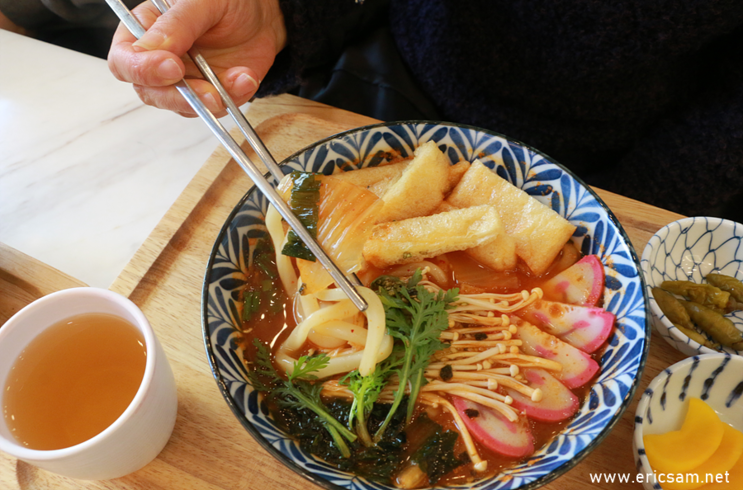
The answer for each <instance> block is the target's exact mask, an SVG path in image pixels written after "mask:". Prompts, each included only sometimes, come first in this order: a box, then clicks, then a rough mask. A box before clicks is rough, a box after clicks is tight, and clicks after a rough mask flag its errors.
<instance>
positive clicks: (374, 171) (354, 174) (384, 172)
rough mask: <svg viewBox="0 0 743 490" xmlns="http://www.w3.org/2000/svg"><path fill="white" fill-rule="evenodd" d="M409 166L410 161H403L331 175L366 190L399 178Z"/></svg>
mask: <svg viewBox="0 0 743 490" xmlns="http://www.w3.org/2000/svg"><path fill="white" fill-rule="evenodd" d="M409 164H410V160H405V161H403V162H398V163H392V164H390V165H382V166H379V167H366V168H360V169H358V170H349V171H348V172H338V173H335V174H333V177H334V178H336V179H340V180H345V181H346V182H350V183H351V184H354V185H357V186H359V187H364V188H366V189H368V188H369V186H371V185H373V184H376V183H377V182H379V181H380V180H385V179H391V178H399V177H400V176H401V175H402V173H403V171H404V170H405V168H406V167H407V166H408V165H409Z"/></svg>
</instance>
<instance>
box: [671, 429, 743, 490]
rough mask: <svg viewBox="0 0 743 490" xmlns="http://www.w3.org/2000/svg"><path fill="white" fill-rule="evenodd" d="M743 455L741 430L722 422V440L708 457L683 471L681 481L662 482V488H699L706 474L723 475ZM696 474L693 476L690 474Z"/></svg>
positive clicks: (689, 489) (704, 480)
mask: <svg viewBox="0 0 743 490" xmlns="http://www.w3.org/2000/svg"><path fill="white" fill-rule="evenodd" d="M741 455H743V432H740V431H738V430H736V429H734V428H733V427H731V426H729V425H727V424H724V427H723V434H722V441H720V445H719V446H718V447H717V451H715V452H714V453H713V454H712V456H710V458H709V459H708V460H707V461H705V462H704V463H702V464H701V465H699V466H697V467H696V468H694V469H692V470H688V471H685V472H684V479H683V480H682V481H681V482H676V481H674V482H669V481H666V483H663V490H693V489H695V488H699V487H701V486H702V485H704V484H705V483H706V482H707V474H710V475H715V476H713V477H712V478H714V477H716V475H718V474H720V475H724V474H725V472H726V471H730V469H731V468H732V467H733V465H735V464H736V462H737V461H738V460H739V459H740V457H741ZM693 474H696V475H697V477H696V478H695V477H694V476H692V475H693ZM738 490H743V486H741V487H738Z"/></svg>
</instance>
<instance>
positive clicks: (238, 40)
mask: <svg viewBox="0 0 743 490" xmlns="http://www.w3.org/2000/svg"><path fill="white" fill-rule="evenodd" d="M135 12H136V15H137V16H138V17H139V18H140V20H141V21H142V22H143V24H144V25H145V27H147V28H149V31H148V33H147V34H146V35H145V36H144V37H143V38H142V39H140V40H138V41H136V42H135V39H134V37H133V36H132V35H131V34H129V33H128V32H127V31H126V29H125V28H123V27H119V30H118V31H117V33H116V35H115V37H114V40H113V44H112V46H111V51H110V53H109V58H108V59H109V66H110V68H111V71H112V72H113V73H114V75H115V76H116V77H118V78H119V79H120V80H123V81H126V82H130V83H133V84H134V88H135V90H136V91H137V93H138V94H139V96H140V98H141V99H142V100H143V101H145V102H146V103H147V104H150V105H153V106H156V107H160V108H163V109H168V110H171V111H174V112H177V113H179V114H182V115H185V116H193V115H194V112H193V111H192V110H191V108H190V107H189V106H188V104H187V103H186V102H185V100H183V99H182V98H181V97H180V95H179V94H178V92H177V91H176V90H175V88H174V87H173V83H175V82H176V81H177V80H179V79H180V78H181V77H183V76H184V75H185V76H186V77H187V78H193V79H197V78H198V77H199V74H198V72H197V70H196V69H195V68H194V66H193V65H192V64H191V63H190V62H184V59H185V58H183V56H184V54H185V53H186V51H187V50H188V49H189V48H191V47H192V46H193V47H196V48H197V49H199V50H200V51H201V53H202V54H203V55H204V56H205V57H206V58H207V60H208V61H209V62H210V63H211V65H212V66H213V68H214V69H215V71H217V73H218V74H219V76H220V78H221V79H222V81H223V83H224V85H225V86H226V88H227V90H228V91H229V93H230V94H231V95H232V97H233V98H234V99H235V101H236V103H237V104H238V105H240V104H243V103H245V102H247V101H248V100H249V99H251V98H252V97H254V96H256V97H264V96H268V95H272V94H279V93H283V92H290V91H291V92H293V93H296V94H299V95H301V96H304V97H307V98H311V99H315V100H318V101H321V102H326V103H329V104H331V105H333V106H336V107H341V108H346V109H349V110H352V111H356V112H360V113H362V114H366V115H370V116H373V117H377V118H379V119H383V120H400V119H411V118H413V119H415V118H423V119H434V120H445V121H455V122H460V123H466V124H471V125H474V126H479V127H483V128H488V129H491V130H493V131H497V132H499V133H503V134H505V135H507V136H508V137H510V138H513V139H516V140H520V141H522V142H524V143H527V144H529V145H531V146H533V147H535V148H538V149H539V150H541V151H543V152H544V153H546V154H547V155H549V156H550V157H552V158H554V159H555V160H556V161H558V162H560V163H562V164H564V165H565V166H567V167H568V168H570V169H571V170H573V171H574V172H575V173H577V175H579V176H580V177H582V178H583V179H584V180H585V181H587V182H588V183H589V184H592V185H596V186H598V187H602V188H604V189H607V190H611V191H614V192H617V193H620V194H623V195H625V196H629V197H632V198H635V199H639V200H641V201H644V202H647V203H650V204H654V205H657V206H661V207H664V208H667V209H671V210H674V211H677V212H680V213H683V214H687V215H716V216H724V217H731V218H734V219H738V220H741V214H742V209H743V64H742V63H741V62H740V60H741V59H743V2H741V1H740V0H675V1H669V2H645V1H642V0H635V1H631V0H630V1H626V2H621V3H617V2H586V1H583V0H549V1H541V2H540V1H536V0H509V1H494V0H480V1H473V0H471V1H464V2H463V1H460V0H389V1H376V0H366V1H364V2H363V3H362V2H358V3H357V2H354V1H351V0H312V1H310V0H280V1H279V0H259V1H253V0H209V1H203V0H202V1H199V0H179V1H178V2H177V3H175V4H174V6H173V7H172V9H171V10H170V11H169V12H167V13H166V14H165V15H163V16H159V13H158V12H157V11H156V9H155V8H154V7H153V6H152V5H150V4H143V5H141V6H140V7H138V8H137V9H135ZM193 86H194V87H195V89H196V90H197V92H199V93H200V95H201V97H202V99H203V100H204V101H205V103H206V104H207V106H210V107H212V108H213V110H214V111H215V112H217V113H220V114H223V113H224V110H223V105H222V103H221V101H220V100H219V97H218V95H217V93H216V90H215V89H214V88H213V87H211V86H210V85H209V84H208V83H206V82H205V81H203V80H201V81H199V80H194V82H193Z"/></svg>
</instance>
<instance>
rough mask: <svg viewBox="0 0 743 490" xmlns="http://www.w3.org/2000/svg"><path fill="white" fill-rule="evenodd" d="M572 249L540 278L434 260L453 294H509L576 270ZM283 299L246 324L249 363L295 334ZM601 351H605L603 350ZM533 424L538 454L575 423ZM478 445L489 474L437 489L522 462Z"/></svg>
mask: <svg viewBox="0 0 743 490" xmlns="http://www.w3.org/2000/svg"><path fill="white" fill-rule="evenodd" d="M571 247H572V245H569V246H567V247H566V249H564V250H563V252H562V253H561V254H560V256H558V258H557V259H556V260H555V263H554V264H553V266H552V267H551V268H550V269H549V270H548V271H547V272H546V273H545V274H544V275H542V276H540V277H536V276H534V275H533V274H532V273H531V272H530V271H529V270H528V268H526V267H524V266H523V264H520V266H519V267H517V269H516V270H514V271H509V272H505V273H497V272H495V271H493V270H492V269H489V268H488V267H485V266H483V265H481V264H479V263H478V262H477V261H476V260H474V259H472V258H471V257H469V256H468V255H467V254H465V253H463V252H454V253H450V254H446V255H444V256H441V257H437V258H435V259H430V260H431V261H432V262H434V263H435V264H436V265H438V266H439V267H441V268H442V269H443V270H444V271H445V272H446V273H447V277H448V283H447V284H439V286H441V287H443V288H446V289H448V288H452V287H458V288H460V292H462V293H477V292H492V293H501V294H508V293H514V292H519V291H522V290H524V289H527V290H530V289H532V288H534V287H538V286H539V285H540V284H543V283H544V282H545V281H546V280H547V279H549V278H550V277H552V276H553V275H555V274H557V273H558V272H560V271H562V270H564V269H565V268H567V267H569V266H570V265H572V263H574V262H576V261H577V260H578V259H579V258H580V254H579V253H578V252H577V250H576V249H574V247H573V248H572V249H571ZM391 269H392V268H391ZM391 269H388V270H378V269H372V270H368V271H366V272H365V274H363V275H362V281H364V282H365V283H367V284H368V283H369V282H371V280H373V279H374V278H376V277H378V276H379V275H383V274H385V273H389V272H390V270H391ZM266 280H267V278H266V277H265V276H262V275H261V274H259V273H254V274H253V275H252V276H251V278H250V284H252V285H253V286H249V288H250V287H256V286H255V285H257V284H261V283H262V282H263V281H266ZM273 286H274V287H276V288H279V289H281V288H282V286H281V284H280V282H279V281H278V280H273ZM281 298H282V304H281V306H280V308H274V313H271V312H269V311H268V309H266V308H264V309H262V310H260V311H259V312H258V313H257V314H254V316H253V317H252V319H251V321H250V322H247V323H245V324H244V325H243V331H244V336H243V342H244V344H243V347H244V348H245V351H246V360H248V361H250V360H253V359H254V356H255V347H254V346H253V340H254V339H256V338H257V339H259V340H260V341H261V342H262V343H263V344H264V345H266V346H270V347H271V349H272V352H273V353H275V352H276V350H277V348H278V346H279V345H281V343H282V342H283V341H284V340H285V339H286V337H288V335H289V334H290V333H291V331H292V329H293V328H294V327H295V326H296V323H295V321H294V316H293V313H292V304H291V302H290V301H289V300H288V299H287V298H286V296H285V295H281ZM313 347H315V346H313V345H311V343H310V342H309V341H307V343H306V344H305V346H304V347H303V349H302V351H303V353H306V352H308V351H309V350H310V349H312V348H313ZM601 350H602V349H600V350H599V351H601ZM596 356H598V354H594V357H596ZM596 360H597V361H598V360H600V358H596ZM592 384H593V383H592V382H589V383H587V384H586V385H584V386H583V387H580V388H578V389H574V390H573V392H574V393H575V394H576V396H578V397H579V399H580V402H581V404H582V403H583V402H584V401H585V398H586V396H587V394H588V392H589V391H590V387H591V386H592ZM417 410H418V412H417V413H421V412H422V411H423V410H426V411H427V414H428V416H429V417H430V418H431V419H432V420H434V421H435V422H437V423H439V424H440V425H442V426H443V427H444V428H446V429H450V430H457V428H456V426H455V422H454V419H453V417H452V416H451V414H449V413H448V412H446V411H443V410H439V411H436V410H432V409H424V408H423V407H420V406H419V407H418V408H417ZM529 423H530V428H531V430H532V435H533V437H534V447H535V448H536V449H538V448H540V447H542V446H544V445H546V444H547V443H549V441H550V440H551V439H552V438H553V437H554V436H555V435H556V434H557V433H559V432H560V431H562V429H563V428H564V427H565V426H566V425H568V424H569V423H570V419H568V420H565V421H561V422H550V423H547V422H539V421H534V420H530V421H529ZM410 427H412V428H413V429H412V430H415V429H414V427H415V423H413V424H411V426H410ZM408 437H409V440H415V434H408ZM475 444H476V445H477V448H478V452H479V454H480V456H481V458H482V459H483V460H486V461H487V462H488V467H487V471H486V472H485V473H475V472H474V471H473V470H472V468H471V465H467V464H465V465H462V466H460V467H459V468H457V469H455V470H454V471H452V472H450V473H449V474H448V475H445V476H444V477H443V478H441V479H440V480H439V481H438V482H437V485H447V484H463V483H467V482H470V481H475V480H481V479H483V478H487V477H488V476H490V475H493V474H497V473H499V472H500V471H502V470H503V469H504V468H507V467H509V466H512V465H514V464H516V463H518V460H514V459H513V458H509V457H505V456H502V455H500V454H497V453H494V452H492V451H490V450H488V449H487V448H485V447H482V446H481V445H479V444H478V443H477V441H475ZM464 452H465V447H464V444H463V442H462V439H461V437H460V438H459V441H458V443H457V447H456V448H455V453H456V454H460V453H464Z"/></svg>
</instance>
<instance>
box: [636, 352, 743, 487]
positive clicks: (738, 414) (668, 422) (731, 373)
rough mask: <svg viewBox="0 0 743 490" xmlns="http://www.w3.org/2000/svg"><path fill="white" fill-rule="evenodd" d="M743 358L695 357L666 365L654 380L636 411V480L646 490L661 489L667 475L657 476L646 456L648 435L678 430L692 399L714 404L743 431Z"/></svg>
mask: <svg viewBox="0 0 743 490" xmlns="http://www.w3.org/2000/svg"><path fill="white" fill-rule="evenodd" d="M742 394H743V357H740V356H734V355H730V354H726V353H715V354H704V355H701V356H693V357H689V358H687V359H684V360H683V361H680V362H677V363H676V364H674V365H673V366H671V367H669V368H666V369H664V370H663V372H661V373H660V374H659V375H658V376H656V378H655V379H654V380H653V381H651V382H650V384H649V385H648V387H647V388H646V389H645V392H644V393H643V394H642V397H641V398H640V402H639V403H638V405H637V411H636V412H635V434H634V437H633V439H632V451H633V453H634V455H635V465H636V468H637V472H638V474H637V476H636V477H635V482H636V483H642V485H643V487H645V490H661V489H662V488H663V487H662V483H661V482H662V481H663V478H665V475H663V476H661V477H657V476H654V472H653V468H652V467H651V466H650V462H649V461H648V458H647V456H646V455H645V444H644V443H643V435H644V434H663V433H666V432H668V431H672V430H678V429H679V428H680V427H681V424H682V422H683V420H684V417H685V416H686V407H687V403H688V400H689V399H690V398H699V399H701V400H702V401H704V402H706V403H707V404H708V405H709V406H710V407H712V408H713V409H714V410H715V411H716V412H717V414H718V415H719V416H720V419H722V421H723V422H725V423H728V424H730V425H732V426H733V427H735V428H736V429H738V430H742V431H743V397H741V395H742Z"/></svg>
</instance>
